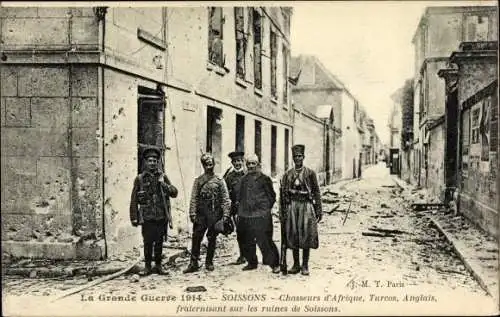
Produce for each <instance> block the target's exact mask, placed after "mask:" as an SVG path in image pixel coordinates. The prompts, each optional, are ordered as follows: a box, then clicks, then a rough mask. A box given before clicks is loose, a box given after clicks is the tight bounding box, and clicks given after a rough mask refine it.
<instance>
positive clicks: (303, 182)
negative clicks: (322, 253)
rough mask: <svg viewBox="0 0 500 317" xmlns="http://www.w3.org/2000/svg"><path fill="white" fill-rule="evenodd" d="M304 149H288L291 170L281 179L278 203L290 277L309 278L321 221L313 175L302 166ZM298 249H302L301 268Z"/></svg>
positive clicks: (316, 187) (298, 147) (319, 205)
mask: <svg viewBox="0 0 500 317" xmlns="http://www.w3.org/2000/svg"><path fill="white" fill-rule="evenodd" d="M304 152H305V146H304V145H302V144H297V145H294V146H293V147H292V156H293V162H294V165H295V166H294V167H292V168H291V169H289V170H288V171H286V173H285V174H284V175H283V178H282V180H281V187H280V195H281V196H280V201H281V204H282V211H283V215H282V216H283V217H284V219H283V220H284V221H285V228H286V242H287V247H288V248H289V249H292V250H293V266H292V269H291V270H289V271H288V273H291V274H297V273H299V272H301V273H302V275H309V254H310V249H317V248H318V245H319V239H318V222H320V221H321V219H322V213H323V210H322V207H321V194H320V189H319V185H318V178H317V177H316V173H315V172H314V171H313V170H312V169H310V168H308V167H306V166H304V157H305V156H304ZM299 249H302V250H303V252H302V266H301V265H300V254H299Z"/></svg>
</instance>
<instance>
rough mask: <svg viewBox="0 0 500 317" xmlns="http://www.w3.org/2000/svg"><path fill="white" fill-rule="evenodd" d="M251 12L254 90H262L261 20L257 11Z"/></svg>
mask: <svg viewBox="0 0 500 317" xmlns="http://www.w3.org/2000/svg"><path fill="white" fill-rule="evenodd" d="M252 10H253V15H252V16H253V21H252V25H253V36H254V41H253V56H254V58H253V67H254V84H255V88H257V89H262V18H261V15H260V13H259V11H258V10H256V9H252Z"/></svg>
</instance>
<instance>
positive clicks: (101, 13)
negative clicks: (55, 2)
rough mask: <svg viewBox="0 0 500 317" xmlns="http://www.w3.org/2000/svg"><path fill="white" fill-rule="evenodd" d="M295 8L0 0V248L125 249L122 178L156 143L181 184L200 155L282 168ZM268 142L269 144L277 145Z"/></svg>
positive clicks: (178, 208)
mask: <svg viewBox="0 0 500 317" xmlns="http://www.w3.org/2000/svg"><path fill="white" fill-rule="evenodd" d="M291 18H292V10H291V9H289V8H281V7H272V8H271V7H267V8H265V7H255V8H254V7H236V8H235V7H184V8H170V7H163V8H160V7H157V8H147V7H140V8H139V7H136V8H125V7H123V8H118V7H109V8H106V7H94V8H85V7H78V8H62V7H59V8H47V7H44V8H42V7H29V8H21V7H16V8H13V7H11V8H7V7H2V8H0V19H1V20H0V22H1V25H2V28H1V41H2V48H1V52H0V54H1V56H2V58H1V114H2V116H1V155H2V157H1V162H2V166H1V170H2V180H1V182H2V184H1V186H2V202H1V204H2V249H3V251H4V252H6V253H9V254H11V255H13V256H32V257H48V258H53V259H58V258H59V259H61V258H65V259H71V258H94V259H98V258H103V257H106V256H110V255H113V254H116V253H119V252H121V251H123V250H128V249H130V248H132V247H133V246H136V245H137V243H138V241H139V240H140V239H139V230H138V229H137V228H133V227H132V226H131V225H130V223H129V216H128V207H129V202H130V193H131V189H132V182H133V179H134V177H135V175H137V173H138V172H139V171H141V169H142V166H141V160H140V159H139V158H140V154H141V152H142V150H143V148H144V146H156V147H158V148H159V149H160V150H161V151H162V153H163V154H164V155H163V158H164V159H163V160H162V163H163V165H164V166H165V167H166V172H167V174H168V176H169V178H170V180H171V181H172V183H173V184H175V185H176V186H177V187H178V188H179V191H180V193H179V196H178V198H176V199H174V200H173V201H172V207H173V217H174V222H175V223H174V231H173V232H171V233H169V234H171V235H176V234H182V233H184V232H185V231H187V228H188V225H189V223H188V221H187V217H186V213H185V211H186V208H187V206H188V200H189V195H190V191H191V186H192V181H193V180H194V177H195V176H197V175H199V174H200V173H201V171H202V169H201V166H200V163H199V157H200V155H201V152H204V151H211V152H212V153H214V155H215V160H216V164H217V167H216V171H217V172H218V173H222V172H223V171H224V170H225V169H226V168H227V167H228V166H229V165H230V162H229V159H228V158H227V153H228V152H230V151H234V150H235V149H236V150H244V151H246V152H255V153H257V154H258V155H259V157H260V158H261V161H262V166H263V170H264V172H265V173H269V174H271V175H272V176H279V175H280V174H281V173H282V172H283V171H284V170H285V169H286V168H288V167H289V165H290V161H291V157H290V155H289V151H286V150H281V149H289V147H290V146H291V145H292V144H293V134H292V128H293V126H292V109H291V106H290V88H289V84H288V68H289V62H290V20H291ZM278 149H280V150H279V151H278Z"/></svg>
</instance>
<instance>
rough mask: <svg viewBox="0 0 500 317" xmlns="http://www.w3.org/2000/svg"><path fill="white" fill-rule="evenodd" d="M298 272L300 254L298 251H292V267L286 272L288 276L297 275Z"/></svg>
mask: <svg viewBox="0 0 500 317" xmlns="http://www.w3.org/2000/svg"><path fill="white" fill-rule="evenodd" d="M299 272H300V254H299V249H293V266H292V268H291V269H290V270H289V271H288V273H290V274H297V273H299Z"/></svg>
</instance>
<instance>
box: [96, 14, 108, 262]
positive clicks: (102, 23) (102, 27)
mask: <svg viewBox="0 0 500 317" xmlns="http://www.w3.org/2000/svg"><path fill="white" fill-rule="evenodd" d="M107 10H108V7H96V8H94V14H95V16H96V18H97V20H98V21H99V45H100V48H99V51H100V57H99V64H98V65H99V66H98V73H97V77H98V83H99V84H98V85H99V86H98V89H99V88H100V96H99V98H98V99H99V101H98V102H99V111H100V117H101V133H100V134H101V135H100V136H99V137H100V142H99V144H100V150H101V184H102V185H101V197H102V199H101V208H102V210H101V211H102V234H103V239H104V258H105V259H106V258H107V257H108V240H107V237H106V214H105V210H106V207H105V206H104V205H105V202H106V199H105V190H104V187H105V175H106V174H105V168H106V164H105V153H104V148H105V147H104V140H105V139H104V122H105V120H104V118H105V116H104V108H105V107H104V98H105V95H104V93H105V85H104V61H105V60H104V51H105V43H106V42H105V39H106V13H107ZM98 94H99V92H98Z"/></svg>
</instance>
